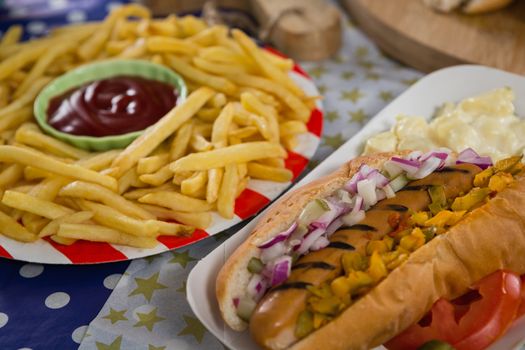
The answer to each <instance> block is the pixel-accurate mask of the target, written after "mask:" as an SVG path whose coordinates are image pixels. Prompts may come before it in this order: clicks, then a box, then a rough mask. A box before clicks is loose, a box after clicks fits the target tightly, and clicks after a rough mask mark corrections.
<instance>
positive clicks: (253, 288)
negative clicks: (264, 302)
mask: <svg viewBox="0 0 525 350" xmlns="http://www.w3.org/2000/svg"><path fill="white" fill-rule="evenodd" d="M246 290H247V291H248V295H249V296H251V297H252V298H254V299H255V301H257V300H259V299H260V298H261V297H262V296H263V294H264V292H265V291H266V281H265V280H264V277H263V276H262V275H260V274H258V273H256V274H254V275H253V276H252V278H250V281H249V282H248V286H247V287H246Z"/></svg>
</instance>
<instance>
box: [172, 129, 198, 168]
mask: <svg viewBox="0 0 525 350" xmlns="http://www.w3.org/2000/svg"><path fill="white" fill-rule="evenodd" d="M192 134H193V123H192V122H186V123H184V124H183V125H182V126H181V127H180V129H179V130H178V131H177V134H176V135H175V137H174V138H173V141H172V142H171V146H170V154H171V160H177V159H179V158H180V157H182V156H183V155H185V154H186V150H187V149H188V145H189V143H190V139H191V135H192Z"/></svg>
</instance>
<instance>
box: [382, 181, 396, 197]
mask: <svg viewBox="0 0 525 350" xmlns="http://www.w3.org/2000/svg"><path fill="white" fill-rule="evenodd" d="M383 191H384V192H385V196H386V198H394V197H395V196H396V193H395V192H394V190H393V189H392V186H390V184H388V185H386V186H385V187H383Z"/></svg>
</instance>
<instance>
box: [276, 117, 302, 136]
mask: <svg viewBox="0 0 525 350" xmlns="http://www.w3.org/2000/svg"><path fill="white" fill-rule="evenodd" d="M307 131H308V129H307V128H306V125H305V124H304V123H303V122H300V121H298V120H288V121H285V122H283V123H281V124H280V125H279V133H280V135H281V137H284V136H288V135H296V134H303V133H305V132H307Z"/></svg>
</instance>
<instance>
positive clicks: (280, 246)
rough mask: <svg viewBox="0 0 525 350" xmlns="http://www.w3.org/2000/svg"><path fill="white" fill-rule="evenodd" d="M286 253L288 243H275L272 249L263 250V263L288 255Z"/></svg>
mask: <svg viewBox="0 0 525 350" xmlns="http://www.w3.org/2000/svg"><path fill="white" fill-rule="evenodd" d="M286 252H287V248H286V242H283V241H281V242H278V243H275V244H274V245H272V246H271V247H269V248H266V249H262V250H261V261H262V262H263V263H265V264H266V263H267V262H269V261H271V260H273V259H275V258H278V257H280V256H282V255H284V254H286Z"/></svg>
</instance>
